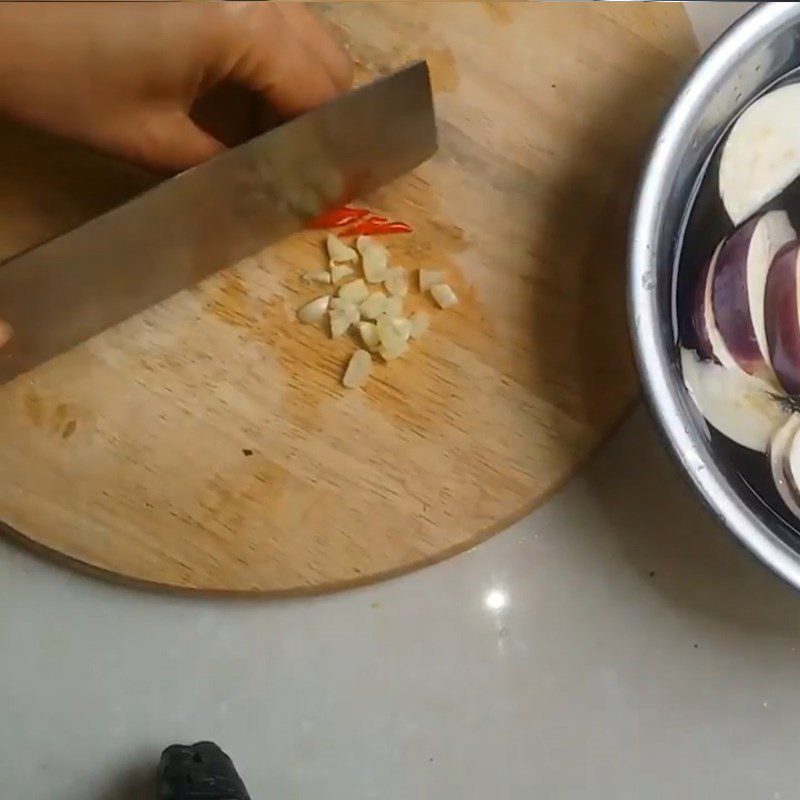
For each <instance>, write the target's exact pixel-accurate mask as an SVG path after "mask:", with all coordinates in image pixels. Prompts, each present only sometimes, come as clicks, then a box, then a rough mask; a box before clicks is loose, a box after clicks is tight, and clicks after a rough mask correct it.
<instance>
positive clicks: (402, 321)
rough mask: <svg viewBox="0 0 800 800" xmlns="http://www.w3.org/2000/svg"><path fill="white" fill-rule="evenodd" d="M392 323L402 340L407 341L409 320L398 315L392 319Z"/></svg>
mask: <svg viewBox="0 0 800 800" xmlns="http://www.w3.org/2000/svg"><path fill="white" fill-rule="evenodd" d="M392 325H394V329H395V330H396V331H397V333H398V334H399V335H400V337H401V338H402V340H403V341H404V342H407V341H408V339H409V337H410V336H411V320H409V319H406V318H405V317H400V318H398V319H393V320H392Z"/></svg>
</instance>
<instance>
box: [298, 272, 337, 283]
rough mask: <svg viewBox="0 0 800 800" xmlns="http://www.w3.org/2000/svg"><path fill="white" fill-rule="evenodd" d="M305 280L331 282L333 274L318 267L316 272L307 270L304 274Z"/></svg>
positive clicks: (309, 281) (307, 281)
mask: <svg viewBox="0 0 800 800" xmlns="http://www.w3.org/2000/svg"><path fill="white" fill-rule="evenodd" d="M303 280H304V281H306V283H330V282H331V274H330V272H327V271H326V270H324V269H318V270H315V271H314V272H306V274H305V275H303Z"/></svg>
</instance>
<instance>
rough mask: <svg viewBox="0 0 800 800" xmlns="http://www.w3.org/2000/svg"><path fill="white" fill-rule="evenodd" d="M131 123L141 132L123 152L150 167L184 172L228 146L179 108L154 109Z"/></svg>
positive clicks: (142, 164)
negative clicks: (142, 118)
mask: <svg viewBox="0 0 800 800" xmlns="http://www.w3.org/2000/svg"><path fill="white" fill-rule="evenodd" d="M131 124H132V125H135V128H134V129H135V130H137V134H138V135H137V137H136V139H135V140H131V142H130V143H129V144H127V145H126V147H127V152H123V153H122V155H123V156H124V157H125V158H126V159H127V160H128V161H131V162H133V163H136V164H139V165H141V166H144V167H147V168H148V169H154V170H157V171H163V172H181V171H182V170H185V169H188V168H189V167H193V166H195V165H196V164H199V163H200V162H202V161H206V160H207V159H209V158H211V157H212V156H215V155H217V154H218V153H220V152H222V151H223V150H224V149H225V145H223V144H222V143H221V142H219V141H218V140H217V139H215V138H214V137H213V136H211V135H210V134H209V133H206V131H204V130H202V129H201V128H199V127H198V126H197V125H196V124H195V123H194V122H193V121H192V120H191V119H190V118H189V116H188V114H186V113H185V112H183V111H180V110H174V111H172V112H169V113H164V112H151V113H150V114H148V115H147V116H145V119H144V120H142V121H141V122H135V123H131ZM134 142H135V144H134Z"/></svg>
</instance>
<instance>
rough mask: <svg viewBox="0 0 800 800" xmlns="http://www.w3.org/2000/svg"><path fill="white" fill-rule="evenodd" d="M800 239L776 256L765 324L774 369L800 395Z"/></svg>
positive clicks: (790, 391) (786, 386)
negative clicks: (798, 272)
mask: <svg viewBox="0 0 800 800" xmlns="http://www.w3.org/2000/svg"><path fill="white" fill-rule="evenodd" d="M798 258H800V241H794V242H789V244H786V245H784V246H783V247H782V248H781V249H780V250H779V251H778V252H777V253H776V255H775V258H774V259H773V260H772V264H771V266H770V268H769V275H768V276H767V288H766V292H765V294H764V325H765V328H766V332H767V346H768V348H769V355H770V361H771V362H772V369H773V370H774V372H775V375H776V377H777V378H778V382H779V383H780V385H781V386H782V387H783V389H784V391H785V392H786V393H787V394H789V395H800V315H799V314H798V312H799V311H800V309H798V304H797V288H798V287H797V280H798V274H797V270H798Z"/></svg>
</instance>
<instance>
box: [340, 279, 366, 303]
mask: <svg viewBox="0 0 800 800" xmlns="http://www.w3.org/2000/svg"><path fill="white" fill-rule="evenodd" d="M339 297H340V298H341V299H342V300H344V301H345V302H347V303H356V304H358V303H361V302H363V301H364V300H366V299H367V297H369V288H368V287H367V284H366V283H364V281H363V280H362V279H361V278H358V279H357V280H355V281H350V283H346V284H345V285H344V286H342V288H341V289H339Z"/></svg>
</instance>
